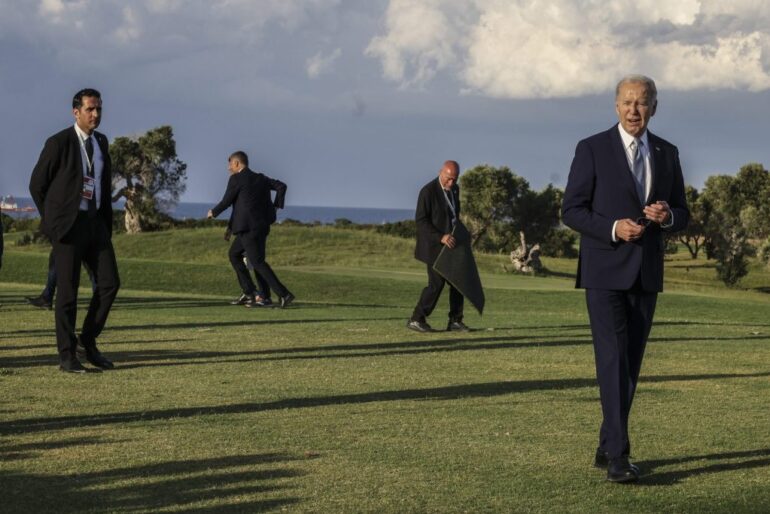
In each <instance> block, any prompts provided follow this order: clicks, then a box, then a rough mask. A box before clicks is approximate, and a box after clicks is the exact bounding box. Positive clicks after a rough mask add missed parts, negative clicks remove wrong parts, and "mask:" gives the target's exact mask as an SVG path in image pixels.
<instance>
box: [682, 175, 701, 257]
mask: <svg viewBox="0 0 770 514" xmlns="http://www.w3.org/2000/svg"><path fill="white" fill-rule="evenodd" d="M685 197H686V198H687V207H688V208H689V209H690V221H689V223H688V224H687V228H686V229H685V230H683V231H681V232H677V234H676V235H675V236H674V237H675V238H676V240H677V241H679V242H680V243H682V244H683V245H684V246H685V247H686V248H687V251H688V252H690V257H692V258H693V259H697V258H698V253H700V250H701V248H703V246H704V244H705V243H706V218H707V215H708V210H707V208H706V204H705V202H704V201H703V199H702V198H701V195H700V193H699V192H698V190H697V189H695V188H694V187H692V186H687V187H686V188H685Z"/></svg>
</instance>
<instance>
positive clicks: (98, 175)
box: [75, 123, 104, 211]
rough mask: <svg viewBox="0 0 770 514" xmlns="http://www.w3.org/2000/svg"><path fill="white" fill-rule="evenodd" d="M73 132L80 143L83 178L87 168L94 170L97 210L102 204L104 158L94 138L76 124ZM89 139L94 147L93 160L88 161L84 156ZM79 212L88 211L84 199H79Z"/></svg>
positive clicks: (86, 156) (86, 201) (85, 155)
mask: <svg viewBox="0 0 770 514" xmlns="http://www.w3.org/2000/svg"><path fill="white" fill-rule="evenodd" d="M75 132H76V133H77V135H78V141H79V142H80V156H81V157H82V159H81V160H82V161H83V176H84V177H85V176H87V175H88V169H89V167H91V166H93V168H94V181H95V184H94V194H95V195H96V208H97V209H98V208H99V207H100V206H101V203H102V170H103V169H104V156H103V155H102V149H101V148H100V147H99V143H98V142H97V141H96V136H95V135H94V134H91V135H90V136H89V135H88V134H86V133H85V132H83V131H82V130H81V129H80V127H78V124H77V123H75ZM89 137H90V138H91V142H92V144H93V145H94V160H93V162H89V161H88V155H87V154H86V140H87V139H88V138H89ZM80 210H81V211H87V210H88V200H86V199H85V198H81V199H80Z"/></svg>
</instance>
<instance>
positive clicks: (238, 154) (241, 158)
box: [227, 150, 249, 166]
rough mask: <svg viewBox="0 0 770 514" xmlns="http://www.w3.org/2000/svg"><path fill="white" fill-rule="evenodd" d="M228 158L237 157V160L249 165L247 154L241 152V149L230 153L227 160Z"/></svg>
mask: <svg viewBox="0 0 770 514" xmlns="http://www.w3.org/2000/svg"><path fill="white" fill-rule="evenodd" d="M230 159H237V160H238V162H240V163H241V164H243V165H244V166H248V165H249V156H248V155H246V152H243V151H241V150H238V151H237V152H233V153H231V154H230V157H229V158H228V159H227V160H228V161H229V160H230Z"/></svg>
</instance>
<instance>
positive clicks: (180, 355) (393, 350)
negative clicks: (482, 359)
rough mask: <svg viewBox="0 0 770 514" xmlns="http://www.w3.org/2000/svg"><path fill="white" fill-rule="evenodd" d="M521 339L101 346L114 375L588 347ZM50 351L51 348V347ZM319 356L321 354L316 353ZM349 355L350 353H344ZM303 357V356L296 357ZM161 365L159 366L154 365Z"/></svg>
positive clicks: (40, 358) (30, 362)
mask: <svg viewBox="0 0 770 514" xmlns="http://www.w3.org/2000/svg"><path fill="white" fill-rule="evenodd" d="M565 337H568V336H565ZM516 339H524V337H510V336H507V337H485V338H476V339H437V340H430V341H406V342H403V341H402V342H398V343H375V344H345V345H332V346H312V347H299V348H279V349H271V350H251V351H234V352H223V351H197V350H165V349H158V350H139V351H124V352H121V351H116V350H115V347H114V346H113V345H111V344H103V345H102V346H101V350H102V351H103V352H105V353H106V354H107V355H108V356H109V357H110V359H111V360H113V361H114V362H115V364H116V368H115V370H114V371H113V372H120V371H126V370H129V369H134V368H151V367H171V366H188V365H208V364H217V363H248V362H261V361H290V360H319V359H350V358H362V357H365V358H370V357H385V356H392V355H418V354H423V353H436V352H464V351H480V350H505V349H512V348H513V349H523V348H546V347H561V346H585V345H590V344H591V341H590V340H574V339H572V340H565V341H535V342H533V341H520V342H515V340H516ZM52 347H53V346H52ZM319 352H320V353H319ZM344 352H349V353H344ZM299 354H306V355H299ZM153 361H162V362H153ZM57 364H58V360H57V357H56V355H55V353H51V354H44V355H21V356H11V357H0V369H2V368H6V369H12V368H31V367H37V366H53V365H57Z"/></svg>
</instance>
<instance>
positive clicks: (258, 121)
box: [0, 0, 770, 208]
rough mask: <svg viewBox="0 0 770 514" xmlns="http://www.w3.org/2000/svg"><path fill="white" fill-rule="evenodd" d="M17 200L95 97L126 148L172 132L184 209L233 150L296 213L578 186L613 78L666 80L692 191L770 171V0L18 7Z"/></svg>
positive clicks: (6, 49)
mask: <svg viewBox="0 0 770 514" xmlns="http://www.w3.org/2000/svg"><path fill="white" fill-rule="evenodd" d="M0 10H1V12H3V16H2V18H0V77H2V79H1V80H0V92H2V94H3V98H4V102H3V106H2V112H3V115H4V116H3V119H4V120H5V123H3V124H2V125H0V141H2V143H1V146H0V149H1V150H0V194H13V195H16V196H28V194H27V184H28V181H29V175H30V172H31V170H32V167H33V166H34V164H35V162H36V160H37V156H38V154H39V152H40V149H41V148H42V145H43V142H44V141H45V138H46V137H47V136H49V135H51V134H52V133H54V132H56V131H58V130H60V129H61V128H64V127H65V126H67V125H69V124H70V123H71V122H72V117H71V113H70V108H69V105H70V102H71V97H72V94H73V93H74V92H75V91H77V90H78V89H80V88H81V87H86V86H88V87H96V88H97V89H99V90H100V91H101V92H102V94H103V97H104V120H103V122H102V126H101V129H100V130H102V131H103V132H105V133H106V134H107V135H108V136H109V137H110V138H114V137H116V136H121V135H132V134H141V133H143V132H144V131H145V130H147V129H150V128H153V127H155V126H158V125H162V124H170V125H172V126H173V127H174V131H175V135H176V141H177V150H178V153H179V157H180V158H181V159H182V160H183V161H185V162H186V163H187V164H188V180H187V192H186V193H185V195H184V196H183V200H186V201H201V202H211V203H212V204H213V203H215V202H216V201H218V200H219V198H220V196H221V194H222V192H223V191H224V186H225V182H226V179H227V172H226V159H227V156H228V155H229V154H230V153H231V152H232V151H234V150H236V149H242V150H244V151H246V152H247V153H248V154H249V156H250V157H251V160H252V167H253V168H255V169H259V170H261V171H264V172H265V173H267V174H268V175H272V176H274V177H276V178H279V179H281V180H283V181H284V182H286V183H287V184H288V185H289V192H288V196H287V202H288V203H289V204H292V205H321V206H349V207H393V208H412V207H413V206H414V202H415V200H416V197H417V192H418V190H419V187H420V186H421V185H422V184H424V183H425V182H427V181H428V180H429V179H431V178H432V177H433V176H434V175H435V174H436V173H437V171H438V169H439V167H440V165H441V163H442V162H443V161H444V160H447V159H454V160H457V161H459V162H460V164H461V167H462V168H463V169H467V168H469V167H472V166H474V165H476V164H480V163H489V164H493V165H506V166H509V167H510V168H511V169H512V170H513V171H514V172H515V173H517V174H518V175H521V176H523V177H525V178H527V179H528V180H529V182H530V184H531V185H532V186H533V187H534V188H536V189H540V188H542V187H545V186H546V185H547V184H548V183H549V182H551V183H554V184H555V185H557V186H558V187H562V188H563V187H564V185H565V183H566V177H567V173H568V170H569V165H570V161H571V159H572V155H573V152H574V148H575V145H576V143H577V141H578V140H579V139H581V138H583V137H586V136H588V135H590V134H593V133H595V132H598V131H600V130H604V129H606V128H608V127H609V126H611V125H612V124H613V123H615V122H616V118H615V114H614V101H613V88H614V85H615V83H616V82H617V80H618V78H620V77H621V76H622V75H625V74H627V73H645V74H648V75H650V76H652V77H653V78H655V79H656V81H657V83H658V88H659V102H660V104H659V110H658V113H657V115H656V116H655V117H654V118H653V120H652V122H651V125H650V129H651V130H652V131H653V132H655V133H657V134H658V135H660V136H662V137H664V138H666V139H668V140H670V141H671V142H673V143H674V144H676V145H678V146H679V148H680V153H681V157H682V163H683V167H684V172H685V179H686V180H687V181H688V182H689V183H691V184H693V185H695V186H697V187H700V186H701V185H702V184H703V181H704V180H705V178H706V177H708V176H709V175H712V174H717V173H730V174H732V173H735V172H736V171H737V170H738V169H739V167H740V166H741V165H743V164H745V163H747V162H761V163H763V164H765V166H768V164H770V144H768V137H767V135H766V132H767V128H768V119H770V92H769V91H770V3H769V2H765V1H759V0H733V1H732V2H730V3H729V5H728V3H727V2H721V1H709V0H682V1H680V2H665V1H653V0H636V1H634V2H625V1H623V2H621V1H616V2H595V1H578V0H572V1H566V0H554V1H551V2H543V1H534V0H442V1H438V0H373V1H366V2H361V1H353V0H349V1H346V0H304V1H300V0H251V1H247V0H229V1H225V0H220V1H217V0H211V1H204V0H200V1H195V0H189V1H182V0H134V1H132V2H124V1H117V0H115V1H113V0H99V1H97V0H71V1H66V0H35V1H32V0H17V1H12V0H0Z"/></svg>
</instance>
